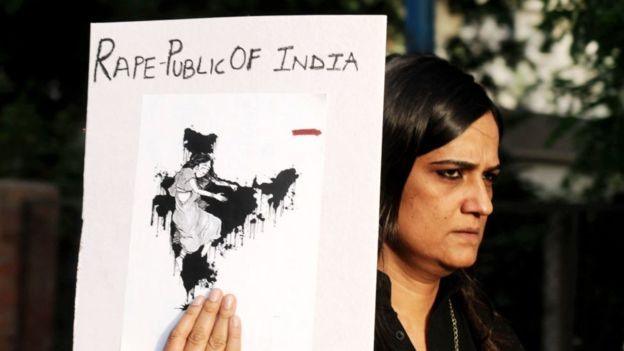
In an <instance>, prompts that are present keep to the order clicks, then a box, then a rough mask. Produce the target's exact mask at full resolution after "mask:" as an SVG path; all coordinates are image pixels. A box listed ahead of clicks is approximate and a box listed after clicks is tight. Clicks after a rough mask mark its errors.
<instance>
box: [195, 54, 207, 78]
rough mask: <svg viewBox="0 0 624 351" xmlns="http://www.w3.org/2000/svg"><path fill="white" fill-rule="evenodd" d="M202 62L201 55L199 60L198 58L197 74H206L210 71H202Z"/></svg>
mask: <svg viewBox="0 0 624 351" xmlns="http://www.w3.org/2000/svg"><path fill="white" fill-rule="evenodd" d="M201 64H202V57H201V56H200V57H199V60H197V74H206V73H208V72H206V71H202V70H201Z"/></svg>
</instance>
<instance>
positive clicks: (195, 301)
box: [191, 295, 205, 306]
mask: <svg viewBox="0 0 624 351" xmlns="http://www.w3.org/2000/svg"><path fill="white" fill-rule="evenodd" d="M204 300H205V299H204V297H203V296H202V295H199V296H196V297H195V299H193V302H192V303H191V305H193V306H199V305H201V304H203V303H204Z"/></svg>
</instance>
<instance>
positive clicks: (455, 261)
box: [443, 250, 477, 270]
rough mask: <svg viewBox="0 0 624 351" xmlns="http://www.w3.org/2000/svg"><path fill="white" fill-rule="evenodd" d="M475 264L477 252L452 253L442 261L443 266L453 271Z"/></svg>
mask: <svg viewBox="0 0 624 351" xmlns="http://www.w3.org/2000/svg"><path fill="white" fill-rule="evenodd" d="M475 262H477V252H476V251H473V250H466V251H465V252H454V253H453V254H452V255H451V256H450V257H447V258H446V259H445V260H444V261H443V265H444V266H447V267H448V268H451V269H453V270H455V269H461V268H468V267H470V266H472V265H474V264H475Z"/></svg>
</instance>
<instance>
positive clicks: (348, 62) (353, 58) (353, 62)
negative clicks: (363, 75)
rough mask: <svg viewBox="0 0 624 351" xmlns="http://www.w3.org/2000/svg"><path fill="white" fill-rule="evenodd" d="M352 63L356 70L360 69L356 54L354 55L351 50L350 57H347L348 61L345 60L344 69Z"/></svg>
mask: <svg viewBox="0 0 624 351" xmlns="http://www.w3.org/2000/svg"><path fill="white" fill-rule="evenodd" d="M350 63H352V64H353V65H354V66H355V70H356V71H357V70H358V65H357V61H356V60H355V56H353V53H352V52H350V53H349V58H347V61H345V64H344V67H342V70H343V71H344V70H345V69H346V68H347V66H348V65H349V64H350Z"/></svg>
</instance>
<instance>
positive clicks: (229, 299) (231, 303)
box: [223, 295, 234, 310]
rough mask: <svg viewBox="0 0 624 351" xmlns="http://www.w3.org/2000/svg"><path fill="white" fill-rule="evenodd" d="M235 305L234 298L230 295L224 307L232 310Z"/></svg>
mask: <svg viewBox="0 0 624 351" xmlns="http://www.w3.org/2000/svg"><path fill="white" fill-rule="evenodd" d="M233 305H234V296H232V295H228V296H226V297H225V303H224V304H223V307H225V308H226V309H228V310H229V309H230V308H232V306H233Z"/></svg>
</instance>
